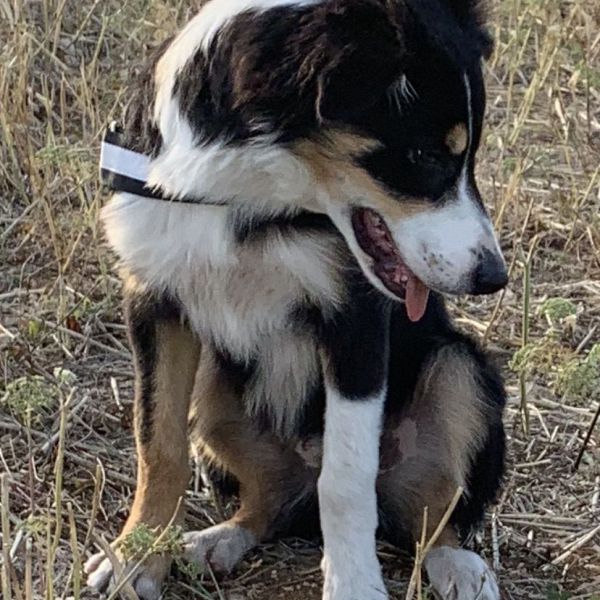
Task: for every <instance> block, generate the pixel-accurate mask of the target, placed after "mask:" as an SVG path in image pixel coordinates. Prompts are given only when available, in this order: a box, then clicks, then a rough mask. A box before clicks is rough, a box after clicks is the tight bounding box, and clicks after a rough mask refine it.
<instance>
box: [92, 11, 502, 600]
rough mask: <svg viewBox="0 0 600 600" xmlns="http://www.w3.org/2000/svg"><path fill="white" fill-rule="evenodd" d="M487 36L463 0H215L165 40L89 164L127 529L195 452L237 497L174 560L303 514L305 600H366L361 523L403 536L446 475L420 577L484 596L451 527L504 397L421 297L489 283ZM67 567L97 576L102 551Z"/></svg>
mask: <svg viewBox="0 0 600 600" xmlns="http://www.w3.org/2000/svg"><path fill="white" fill-rule="evenodd" d="M490 46H491V42H490V39H489V37H488V35H487V33H486V32H485V30H484V28H483V26H482V17H481V14H480V12H479V7H478V2H477V0H208V1H206V2H204V3H203V4H202V6H201V8H200V11H199V13H198V14H197V16H196V17H195V18H194V19H192V20H191V21H190V22H189V24H188V25H187V26H186V27H185V28H184V29H183V30H182V31H181V32H180V33H179V34H178V35H177V36H176V37H174V38H173V39H171V40H169V41H168V42H167V43H166V44H164V45H163V46H162V47H161V48H160V49H159V51H158V52H157V54H156V57H155V59H154V60H153V61H152V62H151V63H150V64H149V65H148V68H147V70H146V72H145V74H144V75H143V76H142V77H140V78H139V81H138V82H137V84H136V85H135V86H134V88H133V89H132V91H131V96H130V101H129V105H128V109H127V111H126V113H125V115H124V119H123V122H122V131H121V132H117V131H113V132H112V133H111V135H110V136H109V137H108V138H107V140H106V142H105V144H104V149H103V151H104V152H103V162H102V168H103V172H104V174H105V175H106V176H107V177H108V178H109V179H110V181H111V183H112V186H113V188H114V189H115V190H116V193H115V194H114V195H113V197H112V199H111V200H110V202H109V203H108V204H107V205H106V207H105V208H104V210H103V214H102V219H103V223H104V226H105V229H106V234H107V238H108V241H109V243H110V245H111V247H112V248H113V249H114V251H115V252H116V254H117V255H118V257H119V261H120V268H121V272H122V275H123V280H124V288H125V294H126V308H127V320H128V326H129V335H130V341H131V345H132V348H133V352H134V357H135V368H136V395H135V430H136V441H137V452H138V482H137V491H136V495H135V501H134V503H133V507H132V509H131V515H130V517H129V520H128V521H127V524H126V525H125V528H124V530H123V535H126V534H127V532H129V531H131V529H132V528H133V527H134V526H136V525H137V524H139V523H146V524H148V525H149V526H151V527H157V528H161V527H164V526H165V525H167V524H168V523H169V521H171V519H172V518H173V517H175V519H176V520H179V521H182V520H183V514H182V512H181V511H180V514H178V515H175V513H176V512H177V507H178V505H179V504H178V503H179V500H180V498H181V496H182V495H183V494H184V493H185V489H186V485H187V482H188V478H189V468H188V448H189V446H190V441H191V443H192V444H193V446H194V447H195V448H197V449H198V450H199V451H200V453H201V455H202V456H203V457H204V459H205V460H206V461H207V463H210V464H211V465H212V467H213V469H218V470H221V471H223V472H225V473H227V474H228V476H229V477H231V478H232V479H234V480H236V481H237V483H238V484H239V498H240V508H239V510H238V511H237V512H236V513H235V515H234V516H233V517H232V518H231V519H230V520H228V521H227V522H225V523H222V524H219V525H216V526H214V527H211V528H209V529H207V530H204V531H193V532H189V533H187V534H186V538H185V547H186V552H187V558H188V559H189V560H193V561H198V563H199V564H201V565H203V564H204V565H205V564H207V563H209V564H210V565H211V566H212V567H213V568H214V569H216V570H220V571H229V570H231V569H232V568H234V567H235V565H236V563H237V562H238V561H239V560H240V559H241V558H242V557H243V556H244V554H245V553H246V552H247V551H248V550H249V549H251V548H252V547H253V546H255V545H257V544H259V543H260V542H261V541H262V540H265V539H268V538H272V537H274V536H276V535H281V534H284V533H285V532H286V531H289V529H290V528H291V527H292V526H294V525H296V526H298V524H300V526H302V524H304V523H306V522H307V521H304V519H306V518H308V517H307V515H309V514H310V513H311V510H312V509H314V510H317V508H316V507H317V505H318V516H319V519H320V527H321V531H322V534H323V542H324V543H323V547H324V558H323V563H322V565H323V575H324V589H323V598H324V599H326V600H384V599H385V598H387V597H388V596H387V592H386V589H385V585H384V582H383V578H382V575H381V568H380V565H379V562H378V560H377V555H376V546H375V537H376V530H379V532H380V534H381V535H382V536H384V537H386V538H387V539H388V540H391V541H392V542H395V543H397V544H399V545H400V544H402V545H408V547H409V548H410V547H413V548H414V540H415V539H418V537H419V536H420V534H421V527H422V523H423V510H424V508H425V507H428V521H427V523H428V532H427V533H428V535H430V534H431V533H432V532H433V530H434V529H435V527H436V526H437V524H438V522H439V521H440V518H441V517H442V515H443V514H444V512H445V511H446V508H447V506H448V504H449V502H450V501H451V499H452V498H453V496H454V495H455V493H456V490H457V488H458V487H459V486H462V487H463V488H464V494H463V496H462V498H461V499H460V502H459V503H458V505H457V507H456V509H455V510H454V513H453V514H452V517H451V519H450V521H449V522H448V524H447V525H446V526H445V528H444V530H443V532H442V534H441V536H440V537H439V538H438V540H437V542H436V543H435V547H434V548H433V549H432V550H431V552H430V553H429V554H428V556H427V557H426V560H425V567H426V571H427V575H428V577H429V580H430V583H431V585H432V586H433V588H434V589H435V590H436V592H437V593H438V595H439V596H440V597H441V598H444V599H457V600H471V599H475V598H478V599H479V600H497V599H498V598H499V597H500V596H499V592H498V587H497V584H496V581H495V579H494V575H493V574H492V572H491V570H490V568H489V567H488V566H487V564H486V563H485V561H484V560H483V559H482V558H480V557H479V556H478V555H477V554H475V553H473V552H471V551H469V550H467V549H464V548H462V547H461V542H462V541H463V540H464V539H465V537H466V536H468V534H469V532H471V531H472V530H473V528H474V527H475V526H476V525H477V524H478V523H479V521H480V520H481V518H482V515H483V512H484V508H485V506H486V505H487V503H488V502H490V501H491V500H493V498H494V496H495V494H496V492H497V489H498V486H499V482H500V479H501V475H502V470H503V463H504V431H503V428H502V420H501V417H502V408H503V405H504V390H503V385H502V382H501V380H500V378H499V375H498V374H497V372H496V370H495V369H494V368H493V367H492V366H491V365H490V364H489V362H488V359H487V357H486V356H485V355H484V354H483V353H482V352H481V351H480V350H479V349H478V347H477V346H476V344H475V343H474V342H473V341H472V340H471V339H469V338H468V337H466V336H465V335H463V334H462V333H460V332H458V331H457V330H456V329H455V327H454V326H453V325H452V323H451V321H450V320H449V317H448V315H447V313H446V310H445V308H444V301H443V299H442V296H441V295H440V294H441V293H445V294H488V293H493V292H496V291H497V290H499V289H500V288H502V287H503V286H504V285H505V284H506V281H507V273H506V266H505V262H504V259H503V257H502V254H501V251H500V249H499V247H498V242H497V240H496V237H495V234H494V231H493V228H492V225H491V223H490V219H489V217H488V215H487V213H486V210H485V208H484V206H483V203H482V199H481V197H480V194H479V192H478V190H477V186H476V183H475V176H474V168H475V156H476V152H477V148H478V145H479V141H480V136H481V128H482V118H483V113H484V105H485V94H484V84H483V79H482V69H481V62H482V60H483V58H485V57H486V56H487V55H488V54H489V52H490ZM317 501H318V502H317ZM168 568H169V560H168V558H166V557H153V558H151V559H150V560H148V561H147V562H146V563H145V564H144V565H143V566H142V568H141V569H140V570H139V571H138V573H137V575H136V576H135V578H134V579H133V582H132V585H133V586H134V588H135V590H136V591H137V593H138V594H139V596H141V597H142V598H146V599H155V598H158V597H159V595H160V592H161V584H162V582H163V579H164V577H165V575H166V573H167V571H168ZM86 570H87V573H88V583H89V584H90V585H91V586H93V587H96V588H98V589H99V590H101V589H103V588H104V587H106V586H107V585H109V583H110V580H111V577H112V567H111V563H110V561H109V560H108V559H107V558H105V557H104V556H103V555H102V554H99V555H96V556H94V557H92V558H91V559H90V560H89V561H88V563H87V565H86Z"/></svg>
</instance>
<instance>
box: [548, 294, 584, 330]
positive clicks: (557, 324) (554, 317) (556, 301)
mask: <svg viewBox="0 0 600 600" xmlns="http://www.w3.org/2000/svg"><path fill="white" fill-rule="evenodd" d="M540 313H541V314H543V315H544V316H545V317H546V319H547V320H548V324H549V325H550V327H552V328H553V329H562V328H563V327H564V326H565V325H566V326H569V327H572V326H573V325H574V324H575V320H576V319H577V306H576V305H575V304H574V303H573V302H572V301H571V300H567V299H566V298H548V300H546V301H545V302H544V304H542V306H541V307H540Z"/></svg>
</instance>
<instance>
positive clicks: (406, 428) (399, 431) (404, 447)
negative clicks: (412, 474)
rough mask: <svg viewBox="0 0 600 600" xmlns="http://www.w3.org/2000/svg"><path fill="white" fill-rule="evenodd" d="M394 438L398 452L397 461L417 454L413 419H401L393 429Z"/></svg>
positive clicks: (402, 460) (415, 430) (415, 425)
mask: <svg viewBox="0 0 600 600" xmlns="http://www.w3.org/2000/svg"><path fill="white" fill-rule="evenodd" d="M394 440H395V441H396V443H397V444H398V451H399V452H400V461H399V462H405V461H407V460H409V459H410V458H414V457H415V456H417V454H418V451H417V422H416V421H415V420H414V419H402V421H400V424H399V425H398V427H397V428H396V429H395V431H394Z"/></svg>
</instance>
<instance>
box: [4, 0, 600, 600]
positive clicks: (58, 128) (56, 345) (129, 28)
mask: <svg viewBox="0 0 600 600" xmlns="http://www.w3.org/2000/svg"><path fill="white" fill-rule="evenodd" d="M193 4H194V3H193V2H191V1H186V0H177V1H173V2H168V3H167V2H161V1H160V0H132V1H130V2H123V1H116V0H80V1H79V2H67V1H66V0H37V1H34V0H30V1H25V0H0V57H1V62H0V139H1V146H0V264H1V265H2V272H1V277H0V302H1V321H0V348H1V357H0V361H1V362H0V365H1V369H2V371H1V374H2V380H1V381H0V386H1V388H2V389H3V391H0V397H1V398H2V404H1V405H0V449H1V453H0V465H1V471H3V472H4V476H3V478H2V486H1V488H2V489H1V492H2V493H1V502H2V523H1V524H2V549H3V552H2V569H1V571H2V575H3V597H4V598H15V599H21V598H23V599H29V598H48V599H52V598H67V597H73V598H75V599H78V598H84V597H90V596H91V594H90V593H89V591H87V590H85V589H84V586H83V582H82V578H81V568H80V567H81V562H82V561H83V560H84V559H85V557H87V555H88V554H89V552H90V550H91V548H92V545H93V543H94V541H95V540H97V539H106V540H111V539H112V538H114V536H115V535H116V534H117V532H118V531H119V528H120V526H121V524H122V523H123V519H124V518H125V515H126V512H127V507H128V505H129V503H130V500H131V495H132V489H133V484H134V454H133V451H132V436H131V432H130V428H131V417H130V412H131V368H130V362H129V351H128V349H127V346H126V342H125V339H124V330H123V325H122V319H121V313H120V307H119V293H120V291H119V284H118V281H117V280H116V278H115V277H114V275H113V272H112V270H111V264H112V258H111V257H110V256H109V254H108V253H107V251H106V249H105V247H104V245H103V243H102V239H101V233H100V232H99V230H98V224H97V214H98V208H99V206H100V204H101V201H102V197H101V194H100V192H99V190H98V186H97V182H96V160H97V148H98V136H99V132H100V130H101V128H102V126H103V124H104V123H105V122H106V121H107V120H108V119H109V118H110V117H111V115H113V114H118V110H119V106H120V104H121V102H122V100H123V98H122V89H123V83H124V82H125V81H127V80H128V79H129V78H130V77H131V69H132V65H135V64H137V63H138V62H139V60H140V59H141V58H142V57H143V56H144V54H145V53H146V50H147V48H148V47H149V46H151V45H152V44H153V43H155V42H156V41H158V40H160V39H162V38H163V37H164V36H165V35H166V34H167V33H168V32H170V31H172V30H174V28H175V27H176V26H177V24H179V23H182V22H183V21H185V19H186V18H187V16H188V15H189V14H190V10H191V9H192V6H193ZM495 4H496V11H495V13H494V16H493V23H494V29H495V34H496V39H497V42H498V43H497V51H496V53H495V55H494V56H493V58H492V60H491V62H490V65H489V73H488V84H489V111H488V115H489V117H488V122H487V129H486V132H485V136H484V143H483V149H482V152H481V162H480V166H479V175H480V180H481V183H482V188H483V191H484V192H485V196H486V197H487V199H488V201H489V204H490V205H491V208H492V210H493V213H494V216H495V219H496V223H497V226H498V229H499V231H500V232H501V234H502V242H503V245H504V248H505V249H506V251H507V254H508V256H509V257H510V259H511V260H512V278H511V284H510V287H509V289H508V290H507V291H506V293H504V294H503V295H502V296H501V297H499V298H489V299H484V300H477V301H476V302H474V301H472V300H470V299H463V300H459V301H458V302H457V303H456V314H457V316H458V318H459V320H460V321H461V323H462V325H463V326H464V327H465V328H467V329H469V330H472V331H475V332H476V333H477V334H480V335H481V336H482V337H483V339H484V340H485V342H486V344H487V345H488V347H489V348H490V349H491V350H492V351H493V352H495V353H496V354H497V355H498V358H499V360H501V361H502V362H503V364H504V365H506V373H507V382H508V390H509V394H510V407H509V410H508V412H507V415H506V422H507V425H508V430H509V434H510V470H509V473H508V477H507V482H506V486H505V489H504V493H503V495H502V498H501V500H500V503H499V505H498V506H497V508H496V509H495V510H494V512H493V513H492V514H491V515H490V518H489V519H488V521H487V523H486V526H485V530H484V532H483V535H482V537H481V539H480V540H479V541H478V543H479V544H480V546H481V548H482V549H483V552H484V554H485V555H486V556H487V557H488V559H489V560H491V561H492V562H493V563H494V565H495V567H496V568H497V570H498V573H499V575H500V579H501V582H502V585H503V587H504V590H505V596H506V597H507V598H515V599H528V600H534V599H538V598H539V599H541V598H544V599H554V600H558V599H562V598H564V599H566V598H573V599H574V598H592V597H593V596H594V593H596V598H598V597H599V595H598V594H599V593H598V590H600V529H599V528H600V502H599V495H600V468H599V464H600V461H599V460H598V459H599V458H600V447H599V439H600V438H599V435H600V432H598V431H596V433H595V434H594V435H592V436H591V439H590V441H589V444H588V448H587V451H586V452H585V454H584V456H583V459H582V461H581V464H580V467H579V470H578V471H577V472H576V473H574V472H573V465H574V462H575V460H576V457H577V454H578V451H579V449H580V447H581V444H582V441H583V438H584V436H585V434H586V431H587V430H588V428H589V425H590V422H591V420H592V416H593V413H594V411H595V407H596V403H597V402H598V400H599V393H598V390H600V350H597V352H598V354H597V355H596V354H594V353H593V352H592V353H591V355H590V356H588V354H589V353H590V350H591V349H592V348H593V346H594V344H595V343H597V342H598V340H599V339H600V252H599V249H600V217H599V213H600V167H599V165H600V70H599V64H600V60H599V58H600V33H599V31H600V5H599V4H598V2H597V0H510V1H504V2H500V0H497V1H496V3H495ZM549 299H550V303H549V304H548V302H547V301H548V300H549ZM553 299H563V301H561V300H553ZM523 347H525V349H524V350H523ZM515 354H516V358H515ZM586 357H587V358H586ZM511 359H514V360H513V363H514V366H515V369H516V370H511V369H510V368H509V367H508V364H509V361H511ZM196 484H197V482H196ZM187 502H188V504H189V505H190V513H191V514H190V525H191V526H193V527H195V528H198V527H203V526H205V525H207V524H209V523H211V522H213V521H214V520H219V519H220V517H219V516H218V511H217V510H216V509H215V508H214V506H213V504H212V503H211V502H210V500H209V498H207V497H206V496H205V495H203V493H202V492H201V491H199V486H198V485H195V486H193V490H192V491H190V493H189V497H188V499H187ZM381 557H382V560H383V561H384V564H385V566H386V575H387V576H388V583H389V587H390V590H391V592H392V595H393V597H394V598H403V597H404V590H405V586H406V583H407V580H408V578H409V576H410V565H408V564H407V561H405V560H401V558H399V557H398V556H397V554H396V553H395V552H394V551H393V550H391V549H390V548H387V547H383V546H382V547H381ZM403 565H404V566H403ZM318 587H319V574H318V547H316V546H315V545H311V544H309V543H307V542H303V541H301V540H287V541H285V542H281V543H278V544H275V545H271V546H266V547H263V548H261V549H259V550H258V551H257V552H255V553H254V554H253V555H252V556H251V557H250V558H249V559H248V560H247V561H246V562H245V563H244V564H243V565H242V567H241V568H240V569H239V570H238V571H236V573H235V574H234V576H233V577H231V578H229V579H227V580H224V581H221V582H220V583H219V584H218V585H216V584H215V583H214V582H213V581H212V580H211V579H210V578H207V579H206V580H205V581H195V580H193V579H189V578H188V579H186V578H185V577H183V576H180V577H178V578H177V579H172V580H171V581H170V583H169V587H168V591H167V592H166V597H170V598H190V597H196V598H207V599H208V598H213V599H218V598H224V597H225V596H226V594H230V593H231V592H232V591H233V593H232V595H231V598H236V597H237V598H248V599H259V598H262V599H273V598H278V597H285V598H287V599H288V600H294V599H298V600H299V599H309V598H315V599H316V598H318V597H319V592H318ZM236 594H237V595H236Z"/></svg>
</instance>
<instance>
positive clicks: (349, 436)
mask: <svg viewBox="0 0 600 600" xmlns="http://www.w3.org/2000/svg"><path fill="white" fill-rule="evenodd" d="M326 391H327V400H326V414H325V434H324V438H323V461H322V468H321V474H320V477H319V484H318V488H319V507H320V516H321V528H322V530H323V542H324V558H323V568H324V575H325V588H324V595H323V598H324V599H326V600H348V599H350V598H352V599H354V598H357V599H358V598H360V599H361V600H375V599H377V600H383V599H384V598H387V594H386V592H385V587H384V584H383V580H382V577H381V568H380V565H379V562H378V560H377V555H376V550H375V530H376V528H377V496H376V491H375V481H376V478H377V471H378V468H379V439H380V433H381V425H382V414H383V403H384V397H385V393H384V392H383V391H382V392H381V393H379V394H377V395H375V396H373V397H371V398H364V399H360V400H349V399H347V398H344V397H343V396H341V394H340V393H339V392H338V391H337V390H336V389H334V388H332V387H331V386H330V385H327V386H326Z"/></svg>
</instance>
